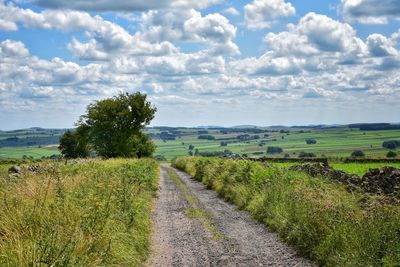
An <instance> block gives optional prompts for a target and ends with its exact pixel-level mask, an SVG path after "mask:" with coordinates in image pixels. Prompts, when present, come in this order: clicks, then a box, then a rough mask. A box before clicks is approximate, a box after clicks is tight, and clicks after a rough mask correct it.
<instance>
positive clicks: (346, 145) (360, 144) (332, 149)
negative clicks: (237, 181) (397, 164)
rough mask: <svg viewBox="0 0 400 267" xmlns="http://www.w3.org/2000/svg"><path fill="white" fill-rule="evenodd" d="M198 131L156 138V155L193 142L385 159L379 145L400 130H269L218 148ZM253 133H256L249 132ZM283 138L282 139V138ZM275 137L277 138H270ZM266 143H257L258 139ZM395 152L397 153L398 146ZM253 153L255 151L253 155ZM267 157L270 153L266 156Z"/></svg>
mask: <svg viewBox="0 0 400 267" xmlns="http://www.w3.org/2000/svg"><path fill="white" fill-rule="evenodd" d="M197 130H198V129H196V130H192V132H191V134H190V132H189V134H188V135H185V136H182V137H179V138H177V139H176V140H174V141H162V140H159V139H158V140H157V139H156V140H155V144H156V145H157V150H156V154H157V155H161V156H164V157H165V158H166V159H172V158H174V157H176V156H184V155H187V154H188V152H189V150H188V147H189V145H193V146H194V147H195V148H197V149H198V150H199V151H200V152H212V151H224V150H225V149H229V150H230V151H232V152H233V153H238V154H247V155H248V156H252V154H253V153H259V152H263V153H264V156H266V154H265V152H266V148H267V147H268V146H279V147H282V148H283V150H284V151H283V153H281V154H275V155H273V156H274V157H283V156H284V154H286V153H287V154H289V156H290V157H296V156H297V155H298V153H300V152H302V151H304V152H312V153H315V154H316V155H317V156H327V157H349V156H350V154H351V153H352V152H353V151H354V150H363V151H364V153H365V154H366V157H368V158H384V157H385V156H386V153H387V152H388V151H389V150H387V149H385V148H383V147H382V142H383V141H387V140H400V130H384V131H360V130H358V129H349V128H346V127H343V128H334V129H308V130H304V132H300V131H301V130H299V129H296V130H291V129H290V133H289V134H286V133H283V134H282V133H279V132H269V133H267V134H269V137H268V138H264V137H263V134H258V135H259V136H260V137H261V138H260V139H258V140H250V141H246V142H237V143H229V144H228V146H226V147H221V146H220V142H221V140H211V141H209V140H199V139H198V134H197ZM209 134H210V135H213V136H215V138H216V139H220V138H228V137H235V136H237V135H240V134H245V132H243V133H235V134H227V135H223V134H220V133H219V131H217V130H210V131H209ZM250 135H256V134H250ZM282 137H283V138H284V139H282ZM308 138H311V139H315V140H317V144H314V145H307V144H306V142H305V140H306V139H308ZM274 139H276V141H273V140H274ZM263 141H264V142H265V145H264V146H260V142H263ZM397 150H398V154H400V151H399V150H400V149H397ZM253 155H254V154H253ZM268 156H270V155H268Z"/></svg>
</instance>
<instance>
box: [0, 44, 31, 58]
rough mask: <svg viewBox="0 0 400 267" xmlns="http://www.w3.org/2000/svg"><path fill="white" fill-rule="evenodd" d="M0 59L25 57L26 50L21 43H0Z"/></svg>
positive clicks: (27, 53)
mask: <svg viewBox="0 0 400 267" xmlns="http://www.w3.org/2000/svg"><path fill="white" fill-rule="evenodd" d="M0 55H1V57H0V58H3V59H6V58H16V57H18V58H19V57H26V56H28V55H29V51H28V49H26V48H25V45H24V44H23V43H21V42H17V41H12V40H5V41H3V42H1V43H0Z"/></svg>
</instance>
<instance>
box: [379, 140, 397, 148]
mask: <svg viewBox="0 0 400 267" xmlns="http://www.w3.org/2000/svg"><path fill="white" fill-rule="evenodd" d="M382 146H383V147H384V148H387V149H396V148H397V147H400V141H397V140H390V141H385V142H383V143H382Z"/></svg>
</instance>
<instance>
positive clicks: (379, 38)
mask: <svg viewBox="0 0 400 267" xmlns="http://www.w3.org/2000/svg"><path fill="white" fill-rule="evenodd" d="M367 45H368V48H369V52H370V54H371V55H372V56H376V57H384V56H395V55H397V54H398V51H397V50H396V48H394V43H393V42H392V41H391V40H390V39H388V38H386V37H385V36H383V35H382V34H376V33H374V34H371V35H370V36H368V38H367Z"/></svg>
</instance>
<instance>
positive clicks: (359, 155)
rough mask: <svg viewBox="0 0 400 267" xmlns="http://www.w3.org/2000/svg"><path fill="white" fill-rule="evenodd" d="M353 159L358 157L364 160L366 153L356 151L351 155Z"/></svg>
mask: <svg viewBox="0 0 400 267" xmlns="http://www.w3.org/2000/svg"><path fill="white" fill-rule="evenodd" d="M351 156H352V157H357V158H363V157H365V153H364V152H363V151H361V150H355V151H353V153H351Z"/></svg>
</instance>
